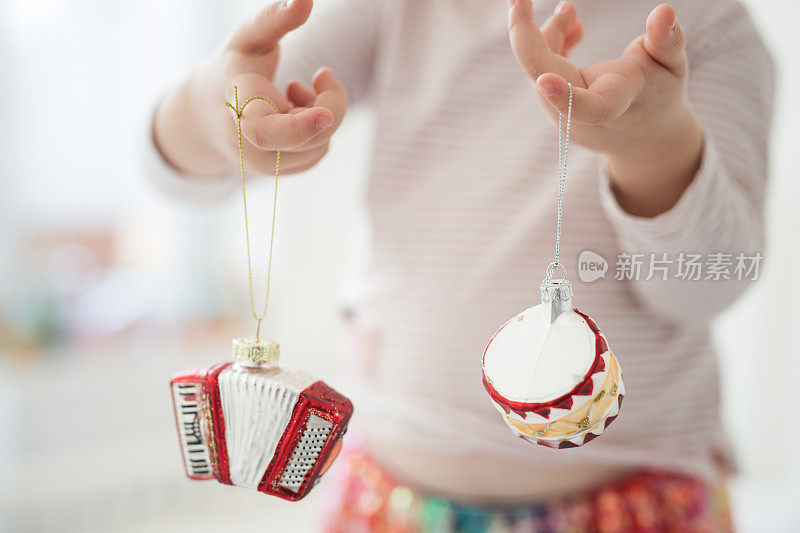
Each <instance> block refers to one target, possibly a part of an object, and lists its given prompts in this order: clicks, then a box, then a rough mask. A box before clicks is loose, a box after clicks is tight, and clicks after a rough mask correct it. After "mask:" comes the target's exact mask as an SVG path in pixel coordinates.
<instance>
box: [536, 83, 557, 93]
mask: <svg viewBox="0 0 800 533" xmlns="http://www.w3.org/2000/svg"><path fill="white" fill-rule="evenodd" d="M539 91H541V93H542V94H543V95H545V96H553V95H555V94H556V92H557V91H558V88H557V87H556V84H555V83H553V82H550V81H543V82H541V83H540V84H539Z"/></svg>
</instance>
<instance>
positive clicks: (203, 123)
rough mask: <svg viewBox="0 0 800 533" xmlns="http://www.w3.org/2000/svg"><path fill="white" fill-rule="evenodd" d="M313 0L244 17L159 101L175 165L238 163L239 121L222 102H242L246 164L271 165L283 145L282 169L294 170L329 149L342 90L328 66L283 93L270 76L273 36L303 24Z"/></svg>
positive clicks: (210, 167)
mask: <svg viewBox="0 0 800 533" xmlns="http://www.w3.org/2000/svg"><path fill="white" fill-rule="evenodd" d="M311 6H312V0H293V1H289V0H287V1H285V2H276V3H274V4H272V5H270V6H269V7H267V8H266V9H264V10H263V11H262V12H261V13H259V14H258V15H257V16H256V17H255V18H254V19H253V20H251V21H249V22H247V23H245V24H244V25H243V26H242V27H241V28H240V29H239V30H238V31H237V32H236V34H235V35H234V36H233V38H231V40H230V41H229V42H228V43H227V44H226V45H225V46H223V47H222V49H221V50H219V51H218V52H217V53H215V54H214V55H213V56H212V57H211V58H210V59H209V60H208V61H207V62H206V63H205V64H203V65H202V66H201V67H200V68H199V69H198V70H197V71H195V72H194V73H193V74H192V75H190V76H189V78H188V79H186V80H185V81H184V82H183V83H182V84H181V86H180V87H178V88H177V89H176V90H175V91H174V92H173V93H171V94H169V95H167V97H166V98H165V99H164V101H163V102H162V103H161V105H160V106H159V109H158V111H157V113H156V116H155V120H154V130H153V133H154V139H155V141H156V145H157V146H158V148H159V150H160V151H161V153H162V155H163V156H164V157H165V158H166V159H167V160H168V161H169V162H170V163H171V164H172V165H173V166H174V167H176V168H177V169H178V170H181V171H183V172H186V173H188V174H193V175H198V176H213V175H219V174H222V173H224V172H230V171H232V170H234V169H236V168H238V145H237V141H236V121H235V118H236V117H235V114H234V113H233V111H232V110H231V109H230V108H228V107H227V106H226V105H225V102H231V104H233V103H234V100H233V87H234V85H236V86H238V91H239V105H240V106H241V105H242V104H243V103H244V102H245V101H246V100H247V99H248V98H250V97H252V96H264V97H266V98H269V99H270V100H271V101H272V103H274V104H275V105H276V106H277V107H278V109H279V111H280V114H275V113H274V111H273V109H272V107H271V106H270V105H269V104H268V103H267V102H264V101H263V100H255V101H253V102H251V103H250V104H248V105H247V108H246V109H245V111H244V114H243V115H242V133H243V141H244V154H245V159H246V162H247V168H248V169H252V170H254V171H256V172H259V173H264V174H269V173H272V172H274V166H275V151H276V150H281V152H282V153H281V171H282V172H285V173H291V172H299V171H302V170H305V169H307V168H310V167H312V166H313V165H315V164H316V163H317V162H318V161H319V160H320V159H322V157H323V156H324V155H325V153H326V152H327V150H328V142H329V141H330V138H331V135H332V134H333V132H334V131H335V130H336V128H337V127H338V126H339V124H340V123H341V121H342V118H343V117H344V113H345V110H346V108H347V91H346V90H345V88H344V87H343V86H342V85H341V84H340V83H339V81H338V80H337V79H336V77H335V76H334V75H333V72H331V71H330V70H329V69H321V70H319V71H318V72H317V73H316V74H315V75H314V79H313V82H312V85H313V88H309V87H306V86H305V85H303V84H302V83H301V82H299V81H293V82H292V83H290V84H289V87H288V88H287V90H286V94H283V93H282V92H281V91H280V90H278V89H277V88H276V87H275V86H274V85H273V84H272V77H273V75H274V74H275V69H276V67H277V65H278V55H279V50H278V41H279V40H280V39H281V37H283V35H285V34H286V33H288V32H289V31H291V30H293V29H295V28H297V27H299V26H301V25H302V24H303V23H304V22H305V21H306V20H307V19H308V16H309V14H310V13H311Z"/></svg>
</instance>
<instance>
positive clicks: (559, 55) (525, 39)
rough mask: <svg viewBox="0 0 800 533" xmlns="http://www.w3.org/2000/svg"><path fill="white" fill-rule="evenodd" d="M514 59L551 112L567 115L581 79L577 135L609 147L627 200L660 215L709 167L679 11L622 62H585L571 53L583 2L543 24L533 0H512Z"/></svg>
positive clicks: (650, 28) (659, 11) (660, 19)
mask: <svg viewBox="0 0 800 533" xmlns="http://www.w3.org/2000/svg"><path fill="white" fill-rule="evenodd" d="M509 6H510V8H509V14H508V25H509V27H508V31H509V36H510V39H511V46H512V48H513V50H514V55H515V56H516V57H517V61H519V63H520V65H522V67H523V68H524V69H525V71H526V72H527V73H528V75H529V76H530V77H531V79H533V80H534V82H535V83H536V87H537V88H538V90H539V94H540V95H541V99H542V101H543V103H544V105H545V108H546V109H547V111H548V112H549V113H550V114H551V115H552V116H554V117H557V116H558V114H559V113H561V114H564V115H566V113H567V107H568V102H569V87H568V85H567V84H568V82H569V83H572V85H573V91H574V93H573V111H572V120H573V127H572V132H571V138H572V140H574V141H576V142H578V143H579V144H582V145H584V146H586V147H588V148H591V149H593V150H596V151H598V152H601V153H603V154H604V155H605V156H606V158H607V162H608V168H609V172H610V175H611V180H612V185H613V187H614V192H615V194H616V196H617V200H618V201H619V203H620V204H621V206H622V207H623V208H624V209H625V210H627V211H628V212H630V213H631V214H634V215H639V216H655V215H657V214H659V213H663V212H665V211H667V210H668V209H669V208H671V207H672V206H673V205H674V204H675V203H676V202H677V201H678V199H679V198H680V196H681V194H682V193H683V191H684V190H685V189H686V187H687V186H688V185H689V183H691V181H692V179H693V177H694V175H695V173H696V172H697V169H698V167H699V165H700V160H701V155H702V149H703V131H702V129H701V127H700V125H699V123H698V121H697V118H696V117H695V115H694V112H693V111H692V109H691V107H690V105H689V102H688V99H687V96H686V81H687V74H688V62H687V58H686V52H685V38H684V35H683V31H682V30H681V28H680V26H679V25H678V23H677V21H676V15H675V12H674V10H673V9H672V8H671V7H670V6H668V5H666V4H662V5H660V6H658V7H656V8H655V9H654V10H653V11H652V12H651V13H650V16H649V17H648V19H647V23H646V33H645V34H644V35H641V36H639V37H637V38H636V39H634V40H633V42H631V44H629V45H628V47H627V48H626V49H625V51H624V52H623V53H622V55H621V56H620V57H619V58H617V59H611V60H608V61H601V62H599V63H595V64H594V65H590V66H588V67H585V68H579V67H576V66H575V65H574V64H572V63H571V62H570V61H569V60H568V59H567V55H568V53H569V52H570V50H571V49H572V48H573V47H574V46H575V45H576V44H577V43H578V42H579V41H580V40H581V38H582V37H583V25H582V24H581V22H580V20H579V19H578V14H577V10H576V8H575V5H574V4H572V3H571V2H562V3H561V4H559V5H558V7H557V8H556V10H555V13H554V14H553V15H552V16H551V17H550V18H549V19H548V20H547V22H546V23H545V24H544V25H543V26H542V29H541V30H540V29H539V28H538V27H537V26H536V24H535V23H534V21H533V7H532V5H531V1H530V0H509Z"/></svg>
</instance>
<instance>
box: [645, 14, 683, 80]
mask: <svg viewBox="0 0 800 533" xmlns="http://www.w3.org/2000/svg"><path fill="white" fill-rule="evenodd" d="M644 49H645V50H646V51H647V53H648V54H650V57H652V58H653V59H654V60H655V61H656V62H657V63H659V64H661V65H662V66H663V67H664V68H666V69H668V70H670V71H672V72H674V73H676V74H679V75H682V74H683V73H684V72H685V71H686V38H685V37H684V34H683V30H682V29H681V27H680V25H679V24H678V22H677V17H676V15H675V10H674V9H672V7H671V6H669V5H667V4H661V5H660V6H658V7H656V8H655V9H654V10H653V11H652V12H651V13H650V16H649V17H647V33H646V35H645V38H644Z"/></svg>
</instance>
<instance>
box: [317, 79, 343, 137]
mask: <svg viewBox="0 0 800 533" xmlns="http://www.w3.org/2000/svg"><path fill="white" fill-rule="evenodd" d="M312 84H313V85H314V90H315V91H316V92H317V98H316V100H315V101H314V103H315V104H316V105H318V106H323V107H326V108H328V109H330V110H331V111H332V112H333V116H334V117H335V118H336V123H335V124H334V127H338V126H339V124H340V123H341V121H342V119H343V118H344V114H345V111H347V89H345V88H344V85H342V84H341V82H339V80H338V79H336V76H335V75H334V74H333V71H332V70H331V69H329V68H321V69H319V70H318V71H317V72H316V73H315V74H314V79H313V80H312Z"/></svg>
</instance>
